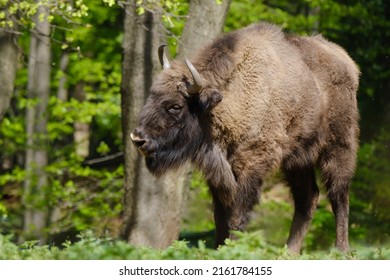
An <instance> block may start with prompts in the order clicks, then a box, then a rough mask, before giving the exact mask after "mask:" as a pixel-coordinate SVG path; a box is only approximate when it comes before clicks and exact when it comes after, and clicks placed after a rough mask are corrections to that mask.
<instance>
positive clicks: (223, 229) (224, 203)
mask: <svg viewBox="0 0 390 280" xmlns="http://www.w3.org/2000/svg"><path fill="white" fill-rule="evenodd" d="M249 181H250V180H249ZM255 181H256V183H255V184H247V185H245V186H244V185H243V184H240V181H238V184H237V190H236V191H235V192H230V193H229V195H230V196H231V197H230V199H229V200H227V194H226V190H221V189H215V188H214V189H212V194H213V201H214V220H215V227H216V247H218V246H219V245H223V244H225V240H226V239H227V238H230V239H235V238H236V236H235V235H234V233H233V231H242V230H244V229H245V227H246V226H247V224H248V222H249V218H250V213H251V211H252V210H253V206H254V205H255V204H256V203H257V202H258V200H259V189H260V186H261V180H255ZM247 182H248V181H247Z"/></svg>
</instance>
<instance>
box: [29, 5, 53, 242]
mask: <svg viewBox="0 0 390 280" xmlns="http://www.w3.org/2000/svg"><path fill="white" fill-rule="evenodd" d="M42 15H43V16H42ZM48 16H49V9H48V8H47V7H43V6H39V7H38V10H37V14H36V16H35V23H36V25H35V28H34V30H33V31H32V32H31V41H30V54H29V65H28V89H27V90H28V98H29V99H30V100H32V101H33V102H34V104H33V105H32V106H29V107H28V108H27V115H26V123H27V149H26V167H25V168H26V180H25V184H24V194H23V202H24V206H25V208H26V209H25V214H24V227H23V238H25V239H29V238H34V239H39V240H40V241H41V243H43V242H44V241H45V235H44V233H43V230H44V228H45V226H46V218H47V207H46V205H45V192H46V189H45V188H46V187H47V184H48V179H47V174H46V172H45V168H46V166H47V164H48V155H47V118H48V116H47V104H48V99H49V93H50V71H51V63H50V62H51V57H50V38H49V36H50V25H49V22H48V20H47V19H48ZM40 19H41V20H40Z"/></svg>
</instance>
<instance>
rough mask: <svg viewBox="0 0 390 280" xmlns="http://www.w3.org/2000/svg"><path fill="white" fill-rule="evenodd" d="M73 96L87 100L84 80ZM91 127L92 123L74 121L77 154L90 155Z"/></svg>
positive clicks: (79, 99)
mask: <svg viewBox="0 0 390 280" xmlns="http://www.w3.org/2000/svg"><path fill="white" fill-rule="evenodd" d="M73 97H74V98H75V99H76V100H77V101H79V102H84V101H85V99H86V95H85V91H84V84H83V83H82V82H80V83H78V84H77V85H76V88H75V90H74V93H73ZM89 127H90V125H89V124H88V123H85V122H80V121H76V122H75V123H74V132H73V139H74V143H75V145H76V154H77V155H78V156H80V157H83V158H86V157H88V155H89V137H90V131H89Z"/></svg>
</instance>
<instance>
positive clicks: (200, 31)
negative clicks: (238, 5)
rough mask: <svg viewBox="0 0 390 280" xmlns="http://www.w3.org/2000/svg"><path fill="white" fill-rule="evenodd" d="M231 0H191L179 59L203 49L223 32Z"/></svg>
mask: <svg viewBox="0 0 390 280" xmlns="http://www.w3.org/2000/svg"><path fill="white" fill-rule="evenodd" d="M231 2H232V1H231V0H224V1H223V2H222V3H221V4H217V1H216V0H191V1H190V10H189V12H188V19H187V22H186V24H185V26H184V30H183V34H182V36H181V40H180V44H179V52H178V56H179V57H181V58H182V57H186V56H189V55H191V54H193V53H194V52H195V51H196V50H198V49H199V48H201V47H203V46H204V45H205V44H206V43H208V42H210V41H211V40H212V39H214V38H215V37H217V36H218V35H219V34H221V32H222V31H223V27H224V24H225V19H226V15H227V13H228V11H229V7H230V3H231Z"/></svg>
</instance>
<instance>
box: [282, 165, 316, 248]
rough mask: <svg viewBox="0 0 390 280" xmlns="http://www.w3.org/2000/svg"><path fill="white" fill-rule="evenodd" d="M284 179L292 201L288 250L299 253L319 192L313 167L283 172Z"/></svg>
mask: <svg viewBox="0 0 390 280" xmlns="http://www.w3.org/2000/svg"><path fill="white" fill-rule="evenodd" d="M284 174H285V178H286V180H287V183H288V184H289V186H290V188H291V193H292V195H293V199H294V206H295V211H294V217H293V221H292V225H291V229H290V234H289V237H288V240H287V246H288V249H289V250H290V251H291V252H294V253H299V252H300V250H301V246H302V242H303V239H304V237H305V235H306V232H307V230H308V227H309V225H310V222H311V220H312V218H313V215H314V211H315V209H316V207H317V201H318V197H319V190H318V187H317V184H316V179H315V171H314V168H313V167H304V168H296V169H288V170H284Z"/></svg>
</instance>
